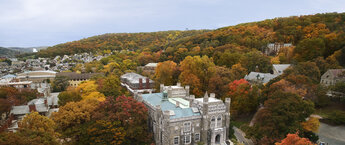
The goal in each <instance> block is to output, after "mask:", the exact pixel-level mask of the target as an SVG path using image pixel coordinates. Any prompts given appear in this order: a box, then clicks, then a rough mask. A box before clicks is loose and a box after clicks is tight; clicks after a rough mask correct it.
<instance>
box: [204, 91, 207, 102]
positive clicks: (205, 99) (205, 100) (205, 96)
mask: <svg viewBox="0 0 345 145" xmlns="http://www.w3.org/2000/svg"><path fill="white" fill-rule="evenodd" d="M203 102H204V103H208V94H207V91H206V93H205V95H204V98H203Z"/></svg>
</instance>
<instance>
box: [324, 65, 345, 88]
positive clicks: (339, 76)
mask: <svg viewBox="0 0 345 145" xmlns="http://www.w3.org/2000/svg"><path fill="white" fill-rule="evenodd" d="M340 81H345V69H329V70H327V72H325V73H324V74H323V75H322V76H321V82H320V83H321V84H323V85H325V86H330V85H335V84H336V83H337V82H340Z"/></svg>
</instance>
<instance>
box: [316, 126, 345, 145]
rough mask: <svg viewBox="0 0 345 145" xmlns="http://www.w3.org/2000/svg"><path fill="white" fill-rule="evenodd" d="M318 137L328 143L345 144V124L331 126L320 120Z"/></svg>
mask: <svg viewBox="0 0 345 145" xmlns="http://www.w3.org/2000/svg"><path fill="white" fill-rule="evenodd" d="M317 134H318V135H319V139H320V141H322V142H325V143H326V144H327V143H328V144H329V145H345V126H331V125H328V124H325V123H321V122H320V128H319V132H318V133H317Z"/></svg>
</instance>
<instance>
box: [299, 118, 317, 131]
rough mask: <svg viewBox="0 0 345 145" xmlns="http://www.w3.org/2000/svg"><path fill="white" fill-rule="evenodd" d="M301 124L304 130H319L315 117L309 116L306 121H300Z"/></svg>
mask: <svg viewBox="0 0 345 145" xmlns="http://www.w3.org/2000/svg"><path fill="white" fill-rule="evenodd" d="M301 124H302V127H303V128H304V129H305V130H307V131H311V132H314V133H316V132H318V130H319V126H320V121H319V119H318V118H316V117H309V119H308V120H307V121H306V122H302V123H301Z"/></svg>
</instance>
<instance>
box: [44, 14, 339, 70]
mask: <svg viewBox="0 0 345 145" xmlns="http://www.w3.org/2000/svg"><path fill="white" fill-rule="evenodd" d="M344 32H345V13H326V14H316V15H306V16H292V17H286V18H275V19H268V20H264V21H259V22H252V23H245V24H239V25H236V26H229V27H223V28H219V29H217V30H212V31H204V30H200V31H196V30H195V31H165V32H153V33H121V34H104V35H99V36H93V37H90V38H86V39H82V40H79V41H73V42H68V43H64V44H59V45H56V46H53V47H49V48H48V49H47V50H44V51H40V52H39V53H38V56H40V57H42V56H43V57H52V56H55V55H63V54H73V53H80V52H95V51H99V50H140V52H141V51H142V50H143V49H145V48H147V49H150V51H151V52H157V51H160V50H163V49H165V50H166V51H165V53H163V55H162V56H164V58H162V59H161V60H166V59H169V58H173V57H176V56H175V55H176V53H179V52H178V51H179V49H180V51H183V52H185V51H187V52H186V53H187V54H188V55H192V54H191V53H193V54H195V53H194V52H192V51H196V50H197V51H199V52H198V53H197V54H199V55H209V56H211V57H214V58H217V57H221V56H219V55H220V54H221V53H223V52H225V51H226V50H231V51H232V53H233V52H234V51H236V52H248V51H249V50H252V49H256V50H260V51H262V50H263V49H265V48H266V46H267V44H268V43H276V42H279V43H292V44H293V45H294V46H296V47H295V48H293V50H291V51H292V52H293V54H289V55H292V56H289V57H290V58H289V61H286V59H287V58H282V57H288V56H282V55H287V54H280V55H281V56H279V57H280V58H279V59H281V60H280V61H281V62H283V63H290V62H291V60H293V61H308V60H313V59H315V58H317V57H320V56H321V57H323V58H325V59H326V58H327V57H328V56H330V55H332V54H334V52H336V51H337V50H340V49H342V48H344V47H345V33H344ZM181 48H186V50H184V49H181ZM217 52H219V53H217ZM181 58H182V57H181ZM338 58H339V56H338ZM277 59H278V58H277ZM174 61H176V62H179V61H181V59H174ZM340 63H345V62H340ZM342 65H344V64H342Z"/></svg>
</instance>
